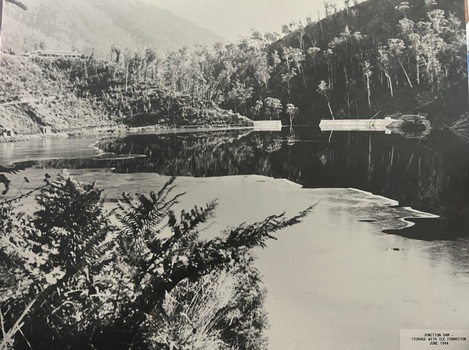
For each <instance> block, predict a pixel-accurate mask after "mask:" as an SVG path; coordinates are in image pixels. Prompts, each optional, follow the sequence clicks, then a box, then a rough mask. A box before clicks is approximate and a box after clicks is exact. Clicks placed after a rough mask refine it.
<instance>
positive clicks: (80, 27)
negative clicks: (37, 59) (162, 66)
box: [4, 0, 227, 57]
mask: <svg viewBox="0 0 469 350" xmlns="http://www.w3.org/2000/svg"><path fill="white" fill-rule="evenodd" d="M25 4H26V5H27V6H28V10H27V11H23V10H21V9H19V8H16V6H6V9H5V28H4V34H5V36H4V43H5V48H4V49H5V50H10V52H15V53H22V52H27V51H32V50H36V49H51V50H55V49H72V48H76V49H78V50H80V51H83V52H85V53H91V52H94V53H95V55H96V56H98V57H106V56H108V54H109V52H110V49H111V46H112V45H116V46H118V47H120V48H121V49H129V50H130V51H139V50H143V49H146V48H150V49H153V50H155V51H157V52H160V53H163V52H166V51H170V50H175V49H179V48H181V47H183V46H191V45H195V44H201V45H211V44H213V43H215V42H219V41H220V42H226V41H227V40H226V39H225V38H223V37H221V36H219V35H217V34H215V33H213V32H211V31H209V30H208V29H205V28H203V27H201V26H200V25H198V24H195V23H193V22H191V21H189V20H187V19H185V18H182V17H180V16H177V15H175V14H173V13H171V12H170V11H168V10H165V9H162V8H159V7H158V6H156V5H154V4H149V3H147V2H144V1H141V0H134V1H125V2H120V3H119V5H118V6H116V4H115V2H113V1H112V0H97V1H91V0H83V1H81V2H80V3H76V2H74V1H71V0H63V1H58V0H39V1H36V2H33V1H32V0H27V1H25ZM96 33H98V34H96Z"/></svg>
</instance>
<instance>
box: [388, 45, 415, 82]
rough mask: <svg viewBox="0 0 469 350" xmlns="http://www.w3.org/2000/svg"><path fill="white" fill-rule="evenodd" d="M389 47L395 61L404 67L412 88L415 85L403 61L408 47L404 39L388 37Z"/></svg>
mask: <svg viewBox="0 0 469 350" xmlns="http://www.w3.org/2000/svg"><path fill="white" fill-rule="evenodd" d="M388 47H389V53H390V56H391V57H392V59H393V61H394V62H397V63H398V64H399V66H400V67H401V68H402V70H403V72H404V74H405V77H406V79H407V83H408V84H409V86H410V88H413V87H414V86H413V85H412V81H411V80H410V77H409V74H408V73H407V70H406V69H405V67H404V64H403V63H402V62H403V60H404V57H405V49H406V46H405V44H404V41H402V40H401V39H388Z"/></svg>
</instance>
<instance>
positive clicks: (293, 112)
mask: <svg viewBox="0 0 469 350" xmlns="http://www.w3.org/2000/svg"><path fill="white" fill-rule="evenodd" d="M285 112H286V113H287V114H288V116H289V117H290V128H291V127H293V119H294V118H295V117H296V116H297V115H298V113H299V110H298V107H295V105H294V104H293V103H289V104H287V108H286V110H285Z"/></svg>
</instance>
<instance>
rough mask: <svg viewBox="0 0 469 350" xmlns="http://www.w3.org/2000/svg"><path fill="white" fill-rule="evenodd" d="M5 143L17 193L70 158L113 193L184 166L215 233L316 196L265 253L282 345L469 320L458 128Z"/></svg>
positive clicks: (465, 165)
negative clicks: (212, 206)
mask: <svg viewBox="0 0 469 350" xmlns="http://www.w3.org/2000/svg"><path fill="white" fill-rule="evenodd" d="M0 147H2V148H3V150H2V153H1V156H0V164H2V165H4V164H8V163H11V162H17V161H24V162H25V163H23V164H24V165H27V166H28V169H27V170H25V171H23V172H21V173H19V174H17V175H14V176H13V177H12V179H13V184H14V185H15V186H16V188H12V190H11V191H10V193H11V195H13V194H15V193H18V191H23V192H24V191H27V190H28V189H30V188H34V187H35V186H36V185H37V184H38V183H40V182H41V181H42V178H43V176H44V173H45V172H48V173H49V174H51V175H54V174H55V173H57V172H58V171H59V170H58V169H63V168H67V169H68V170H67V171H68V173H69V174H71V175H72V176H74V177H76V178H77V179H79V180H82V181H96V182H97V184H98V186H100V187H102V188H104V189H105V192H106V196H107V201H108V202H112V201H114V200H115V199H116V198H117V197H118V196H119V195H120V193H121V192H122V191H124V190H125V191H127V192H135V191H141V192H149V191H150V190H157V189H159V188H160V187H161V185H162V184H164V183H165V182H166V181H167V179H168V176H171V175H176V176H179V177H178V179H177V181H176V183H177V189H178V190H179V191H181V192H186V195H185V196H184V197H183V201H182V203H181V204H180V207H181V208H182V207H186V208H187V207H192V206H193V205H195V204H197V205H201V204H204V203H205V202H209V201H211V200H213V199H215V198H216V199H217V201H218V206H217V209H216V218H215V223H214V224H213V225H212V226H211V227H210V231H208V232H207V233H206V234H207V235H216V234H218V233H219V232H220V231H222V230H223V229H224V228H226V227H227V226H236V225H238V224H240V223H242V222H254V221H258V220H262V219H263V218H265V217H266V216H268V215H271V214H277V213H281V212H284V211H286V212H287V214H289V215H294V214H295V213H297V212H299V211H301V210H303V209H305V208H306V207H309V206H310V205H312V204H316V206H315V207H314V209H313V211H312V213H311V214H310V215H309V216H307V217H306V218H305V220H304V221H303V222H302V223H301V224H298V225H296V226H293V227H290V228H288V229H285V230H283V231H281V232H279V233H277V234H276V237H277V238H278V240H276V241H274V240H273V241H271V242H269V244H268V246H267V247H266V248H265V249H257V250H256V251H255V253H256V256H257V261H256V266H257V268H258V269H259V270H260V271H261V273H262V275H263V282H264V284H265V286H266V288H267V289H268V297H267V300H266V307H267V311H268V312H269V320H270V323H271V328H270V329H269V331H268V336H269V340H270V346H269V349H279V350H284V349H341V348H346V349H398V348H399V330H400V329H409V328H420V329H469V312H467V311H468V310H469V297H468V296H467V295H469V240H468V238H467V232H468V229H469V225H467V221H466V220H467V219H466V218H467V215H465V214H466V213H467V208H468V207H469V200H468V197H469V196H468V191H467V186H468V183H469V180H468V179H469V176H468V175H469V159H468V158H469V157H467V154H469V153H467V152H468V151H469V147H468V145H467V144H465V143H463V142H460V141H459V140H457V139H455V138H454V137H452V136H451V135H450V134H448V133H445V132H438V131H436V132H432V133H431V134H430V135H428V136H427V137H426V138H425V139H420V140H419V139H405V138H403V137H401V136H399V135H384V134H380V133H349V132H347V133H335V134H333V135H332V136H331V135H330V134H328V133H327V134H326V133H321V132H320V131H319V130H317V129H313V128H302V129H298V130H294V131H293V132H292V131H289V130H283V131H282V132H273V133H271V132H264V133H255V132H250V131H236V132H235V131H233V132H212V133H196V132H194V133H173V134H161V135H130V136H126V137H115V138H114V137H109V138H105V139H101V140H99V141H96V140H94V139H71V140H44V141H31V142H22V143H16V144H2V145H0ZM142 155H145V157H142ZM23 177H27V178H28V180H29V183H26V182H24V181H23ZM437 216H439V217H438V218H437ZM405 218H407V220H405ZM409 218H413V219H410V220H409ZM412 222H415V223H416V224H415V225H413V226H412V227H410V225H411V224H412Z"/></svg>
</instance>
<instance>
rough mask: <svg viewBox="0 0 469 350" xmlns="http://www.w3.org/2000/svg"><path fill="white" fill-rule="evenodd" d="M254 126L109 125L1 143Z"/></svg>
mask: <svg viewBox="0 0 469 350" xmlns="http://www.w3.org/2000/svg"><path fill="white" fill-rule="evenodd" d="M253 128H254V127H253V126H247V125H246V126H230V125H213V126H200V125H182V126H168V125H161V124H159V125H149V126H139V127H129V126H126V125H109V126H99V127H95V128H93V127H90V128H83V129H76V130H70V131H59V132H56V133H34V134H18V135H14V136H0V144H1V143H14V142H21V141H31V140H43V139H48V138H50V139H67V138H73V137H81V136H93V135H95V136H97V137H103V136H113V135H134V134H146V133H155V134H160V133H184V132H204V131H225V130H244V129H246V130H252V129H253Z"/></svg>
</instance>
